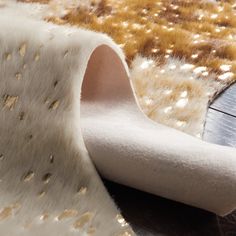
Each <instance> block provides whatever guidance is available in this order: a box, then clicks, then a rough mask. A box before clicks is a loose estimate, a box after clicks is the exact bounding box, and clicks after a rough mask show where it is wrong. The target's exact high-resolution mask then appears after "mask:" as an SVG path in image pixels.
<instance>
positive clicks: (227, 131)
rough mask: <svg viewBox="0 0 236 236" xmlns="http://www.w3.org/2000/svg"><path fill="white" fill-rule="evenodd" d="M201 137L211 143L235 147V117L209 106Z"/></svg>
mask: <svg viewBox="0 0 236 236" xmlns="http://www.w3.org/2000/svg"><path fill="white" fill-rule="evenodd" d="M203 139H204V140H205V141H208V142H211V143H216V144H221V145H224V146H231V147H236V117H233V116H230V115H227V114H224V113H222V112H218V111H215V110H213V109H211V108H210V109H209V110H208V114H207V118H206V125H205V130H204V135H203Z"/></svg>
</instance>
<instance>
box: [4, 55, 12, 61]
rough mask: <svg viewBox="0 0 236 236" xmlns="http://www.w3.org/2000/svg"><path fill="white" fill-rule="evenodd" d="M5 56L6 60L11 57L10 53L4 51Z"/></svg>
mask: <svg viewBox="0 0 236 236" xmlns="http://www.w3.org/2000/svg"><path fill="white" fill-rule="evenodd" d="M5 58H6V60H7V61H10V60H11V58H12V55H11V53H6V55H5Z"/></svg>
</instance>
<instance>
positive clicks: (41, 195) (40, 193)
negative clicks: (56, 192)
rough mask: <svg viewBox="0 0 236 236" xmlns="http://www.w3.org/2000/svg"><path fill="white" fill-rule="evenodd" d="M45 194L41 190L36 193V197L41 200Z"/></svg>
mask: <svg viewBox="0 0 236 236" xmlns="http://www.w3.org/2000/svg"><path fill="white" fill-rule="evenodd" d="M45 194H46V192H45V191H43V190H42V191H40V192H39V193H38V197H39V198H42V197H43V196H45Z"/></svg>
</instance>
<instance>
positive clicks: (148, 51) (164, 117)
mask: <svg viewBox="0 0 236 236" xmlns="http://www.w3.org/2000/svg"><path fill="white" fill-rule="evenodd" d="M23 2H38V3H43V4H46V5H47V6H48V7H49V11H48V14H46V15H45V20H49V21H52V22H54V23H57V24H71V25H77V26H80V27H83V28H86V29H90V30H94V31H98V32H104V33H106V34H108V35H109V36H111V37H112V38H113V39H114V40H115V42H116V43H117V44H119V45H120V47H121V48H122V49H123V50H124V52H125V55H126V60H127V62H128V64H129V66H130V73H131V80H132V82H133V85H134V88H135V91H136V94H137V97H138V100H139V103H140V106H141V107H142V109H143V111H144V112H145V113H146V114H147V115H148V116H149V117H150V118H151V119H153V120H154V121H158V122H160V123H163V124H165V125H168V126H171V127H174V128H176V129H179V130H182V131H184V132H186V133H189V134H191V135H193V136H196V137H199V138H200V137H201V136H202V132H203V129H204V122H205V116H206V111H207V107H208V105H209V103H210V102H212V101H213V100H214V98H215V97H216V96H217V95H218V94H219V93H220V92H221V91H223V90H224V89H225V88H226V87H227V86H229V85H230V84H232V83H233V82H234V81H235V79H236V76H235V71H236V62H235V60H236V43H235V38H236V36H235V35H236V28H235V27H236V20H235V19H236V3H235V1H233V0H227V1H216V0H201V1H195V0H167V1H166V0H121V1H116V0H23Z"/></svg>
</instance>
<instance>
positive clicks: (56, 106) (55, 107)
mask: <svg viewBox="0 0 236 236" xmlns="http://www.w3.org/2000/svg"><path fill="white" fill-rule="evenodd" d="M59 105H60V101H59V100H55V101H53V102H52V103H51V104H50V106H49V110H56V109H57V108H58V107H59Z"/></svg>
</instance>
